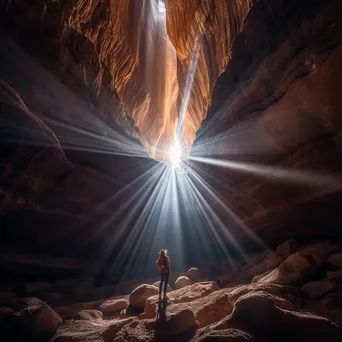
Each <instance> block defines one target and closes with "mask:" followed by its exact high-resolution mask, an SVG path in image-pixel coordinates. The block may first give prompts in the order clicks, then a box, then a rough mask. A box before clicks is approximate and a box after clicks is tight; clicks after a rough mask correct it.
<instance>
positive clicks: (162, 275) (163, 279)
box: [159, 273, 169, 295]
mask: <svg viewBox="0 0 342 342" xmlns="http://www.w3.org/2000/svg"><path fill="white" fill-rule="evenodd" d="M168 281H169V273H160V284H159V294H160V295H161V293H162V288H163V283H164V295H165V294H166V289H167V282H168Z"/></svg>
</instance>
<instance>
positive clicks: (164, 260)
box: [156, 255, 171, 273]
mask: <svg viewBox="0 0 342 342" xmlns="http://www.w3.org/2000/svg"><path fill="white" fill-rule="evenodd" d="M156 266H157V268H158V270H159V271H165V273H171V264H170V258H169V257H168V256H167V255H164V256H160V257H159V258H158V260H157V261H156Z"/></svg>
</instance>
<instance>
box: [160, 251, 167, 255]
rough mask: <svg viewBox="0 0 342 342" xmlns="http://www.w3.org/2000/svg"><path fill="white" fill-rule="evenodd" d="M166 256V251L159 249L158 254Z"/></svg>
mask: <svg viewBox="0 0 342 342" xmlns="http://www.w3.org/2000/svg"><path fill="white" fill-rule="evenodd" d="M166 254H167V250H166V249H161V250H160V252H159V255H160V256H164V255H166Z"/></svg>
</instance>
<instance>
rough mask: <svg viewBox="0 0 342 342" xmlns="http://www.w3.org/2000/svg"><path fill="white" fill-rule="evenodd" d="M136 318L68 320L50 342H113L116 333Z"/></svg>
mask: <svg viewBox="0 0 342 342" xmlns="http://www.w3.org/2000/svg"><path fill="white" fill-rule="evenodd" d="M134 320H135V321H138V319H137V318H127V319H122V320H112V321H104V320H97V321H89V320H76V321H73V320H69V321H67V322H65V323H64V324H63V325H62V326H61V327H60V328H59V329H58V331H57V332H56V334H55V335H54V336H53V337H52V339H51V342H85V341H91V342H113V341H114V338H115V337H116V336H117V334H118V332H119V331H120V330H121V329H122V328H123V327H124V326H125V325H127V324H129V323H130V322H132V321H134Z"/></svg>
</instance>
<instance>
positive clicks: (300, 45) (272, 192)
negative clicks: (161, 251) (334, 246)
mask: <svg viewBox="0 0 342 342" xmlns="http://www.w3.org/2000/svg"><path fill="white" fill-rule="evenodd" d="M341 9H342V7H341V3H340V2H338V1H301V2H296V1H286V3H285V2H282V1H260V2H259V3H258V4H256V5H255V7H254V8H253V9H252V10H251V12H250V13H249V15H248V17H247V19H246V22H245V26H244V29H243V31H242V32H241V34H240V35H239V36H238V37H237V38H236V40H235V41H234V44H233V47H232V57H231V60H230V62H229V63H228V65H227V69H226V70H225V72H224V73H222V75H221V76H220V77H219V79H218V80H217V82H216V84H215V87H214V89H213V92H212V105H211V107H210V108H209V111H208V115H207V118H206V120H205V121H204V122H203V124H202V126H201V129H200V130H199V131H198V133H197V139H196V141H195V143H194V147H193V149H192V156H193V157H197V158H198V157H200V158H201V157H202V158H203V157H207V158H214V159H216V161H218V162H220V161H221V162H223V163H225V165H223V166H222V165H221V167H220V166H217V165H216V166H215V165H205V164H204V163H200V162H199V161H198V160H197V161H194V167H196V170H198V172H199V173H200V174H201V175H202V177H203V178H204V179H210V182H211V184H212V185H213V187H214V188H215V189H216V191H217V192H219V193H220V194H221V198H222V199H223V201H224V203H225V205H226V208H224V207H222V206H221V207H220V205H218V204H215V207H216V210H217V212H219V213H220V214H219V216H220V217H221V219H222V220H223V221H224V222H225V223H226V224H227V226H228V227H230V229H229V231H230V232H231V233H232V234H233V236H235V237H236V238H237V239H238V241H246V243H247V244H248V243H251V244H252V243H253V237H251V236H250V234H249V233H248V231H252V232H254V233H256V234H257V236H258V237H259V238H261V239H262V240H263V241H264V242H266V243H268V244H271V245H273V244H274V243H277V242H279V241H281V240H284V239H286V238H289V237H293V236H296V237H298V238H301V239H304V240H305V239H314V238H322V237H324V236H329V235H332V236H337V237H340V236H341V214H340V208H341V203H342V202H341V198H342V197H341V196H342V194H341V185H342V183H341V181H342V177H341V175H342V168H341V167H342V164H341V162H340V160H341V115H340V113H341V110H342V102H341V97H340V89H341V86H342V84H341V73H342V69H341V63H340V61H341V57H342V56H341V52H342V50H341V32H342V31H341V27H342V25H341V24H342V22H341ZM294 13H296V15H293V14H294ZM227 208H229V210H231V213H227V210H226V209H227Z"/></svg>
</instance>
